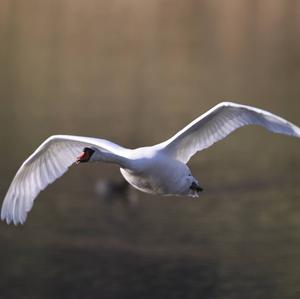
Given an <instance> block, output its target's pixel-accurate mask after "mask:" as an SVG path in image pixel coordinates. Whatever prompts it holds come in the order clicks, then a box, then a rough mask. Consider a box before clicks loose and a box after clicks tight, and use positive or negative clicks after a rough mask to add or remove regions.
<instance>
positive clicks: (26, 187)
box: [1, 135, 126, 224]
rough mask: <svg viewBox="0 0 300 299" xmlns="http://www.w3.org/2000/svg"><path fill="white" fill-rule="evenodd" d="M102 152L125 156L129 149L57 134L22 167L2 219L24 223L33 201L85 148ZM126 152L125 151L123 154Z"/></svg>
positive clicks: (94, 139) (10, 192) (100, 141)
mask: <svg viewBox="0 0 300 299" xmlns="http://www.w3.org/2000/svg"><path fill="white" fill-rule="evenodd" d="M89 146H92V147H93V148H96V149H97V150H98V152H99V153H101V152H103V153H107V152H111V153H113V154H116V155H121V154H124V151H125V150H126V149H124V148H122V147H120V146H118V145H116V144H114V143H112V142H110V141H107V140H103V139H97V138H90V137H80V136H70V135H55V136H51V137H49V138H48V139H47V140H45V141H44V142H43V143H42V144H41V145H40V146H39V147H38V148H37V149H36V151H35V152H34V153H33V154H32V155H31V156H30V157H29V158H28V159H27V160H26V161H25V162H24V163H23V164H22V165H21V167H20V169H19V170H18V172H17V174H16V175H15V177H14V179H13V181H12V183H11V185H10V187H9V189H8V191H7V193H6V196H5V198H4V201H3V204H2V210H1V219H2V220H6V222H7V223H10V222H12V221H13V222H14V224H18V223H24V222H25V220H26V217H27V213H28V212H29V211H30V210H31V208H32V205H33V202H34V199H35V198H36V196H37V195H38V194H39V193H40V192H41V191H42V190H44V189H45V188H46V187H47V186H48V185H49V184H51V183H52V182H54V181H55V180H56V179H58V178H59V177H61V176H62V175H63V174H64V173H65V172H66V171H67V170H68V168H69V167H70V166H71V165H72V164H73V163H74V162H75V161H76V157H77V156H78V154H79V153H80V152H81V151H82V150H83V148H84V147H89ZM122 151H123V152H122Z"/></svg>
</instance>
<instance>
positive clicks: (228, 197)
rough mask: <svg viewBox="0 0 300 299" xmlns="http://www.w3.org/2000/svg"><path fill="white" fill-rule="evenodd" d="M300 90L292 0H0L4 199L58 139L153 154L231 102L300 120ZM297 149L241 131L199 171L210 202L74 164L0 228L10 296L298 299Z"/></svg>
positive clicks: (0, 278) (4, 287) (289, 142)
mask: <svg viewBox="0 0 300 299" xmlns="http://www.w3.org/2000/svg"><path fill="white" fill-rule="evenodd" d="M299 83H300V2H299V1H296V0H295V1H292V0H291V1H289V0H259V1H258V0H230V1H218V0H185V1H171V0H152V1H140V0H125V1H124V0H113V1H112V0H110V1H107V0H89V1H83V0H72V1H68V0H43V1H37V0H26V1H17V0H1V7H0V101H1V109H0V137H1V139H0V140H1V152H2V159H1V167H0V193H1V198H3V197H4V195H5V192H6V190H7V188H8V186H9V183H10V181H11V179H12V178H13V176H14V174H15V173H16V171H17V169H18V167H19V166H20V164H21V163H22V161H23V160H24V159H25V158H26V157H27V156H28V155H29V154H30V153H31V152H32V151H33V150H34V149H35V148H36V147H37V146H38V145H39V144H40V143H41V142H42V141H43V140H44V139H45V138H47V137H48V136H49V135H52V134H76V135H84V136H95V137H97V136H98V137H101V138H107V139H109V140H112V141H114V142H117V143H120V144H122V145H124V146H127V147H130V148H131V147H132V148H133V147H138V146H142V145H152V144H155V143H158V142H160V141H163V140H165V139H166V138H168V137H170V136H171V135H173V134H174V133H175V132H177V131H178V130H179V129H181V128H182V127H183V126H184V125H186V124H187V123H189V122H190V121H191V120H192V119H193V118H196V117H197V116H199V115H200V114H202V113H203V112H205V111H206V110H208V109H209V108H211V107H212V106H213V105H215V104H217V103H218V102H220V101H222V100H231V101H236V102H239V103H244V104H248V105H254V106H258V107H260V108H264V109H267V110H270V111H272V112H274V113H276V114H279V115H280V116H282V117H285V118H286V119H288V120H290V121H292V122H294V123H296V124H298V125H300V114H299V111H300V103H299V99H300V84H299ZM299 145H300V144H299V140H297V139H294V138H290V137H286V136H279V135H274V134H270V133H268V132H266V131H264V130H263V129H261V128H257V127H247V128H243V129H241V130H238V131H236V132H235V133H233V134H232V135H230V136H229V137H228V138H227V139H226V140H223V141H222V142H219V143H218V144H216V145H215V146H214V147H212V148H210V149H209V150H206V151H203V152H201V153H200V154H198V155H196V156H194V158H193V159H192V160H191V161H190V163H189V166H190V167H191V169H192V170H193V174H194V176H195V177H198V178H199V182H200V183H201V185H202V186H203V187H204V192H203V194H202V196H201V198H200V200H193V199H190V198H176V197H168V198H162V197H155V196H151V195H147V194H142V193H139V192H138V191H134V190H127V189H126V186H125V187H124V186H123V183H122V178H121V176H120V174H119V169H118V168H117V167H116V166H113V165H106V164H101V165H100V164H98V165H80V167H72V168H71V169H70V171H69V172H68V173H67V174H66V175H65V176H64V177H63V178H62V179H60V180H59V181H57V182H56V183H55V184H54V185H51V186H50V187H49V188H48V189H47V190H46V191H44V192H42V193H41V194H40V196H39V198H38V200H37V202H36V204H35V206H34V208H33V210H32V212H31V213H30V214H29V218H28V220H27V222H26V224H25V225H24V226H18V227H14V226H12V225H10V226H7V225H6V224H5V223H1V224H0V261H1V267H0V290H1V297H2V298H6V299H7V298H299V297H300V270H299V263H300V250H299V248H300V201H299V196H300V188H299V178H300V175H299V171H300V156H299ZM114 186H117V187H116V188H114ZM111 189H114V190H111Z"/></svg>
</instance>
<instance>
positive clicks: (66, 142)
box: [1, 102, 300, 224]
mask: <svg viewBox="0 0 300 299" xmlns="http://www.w3.org/2000/svg"><path fill="white" fill-rule="evenodd" d="M245 125H260V126H263V127H264V128H266V129H267V130H269V131H271V132H275V133H281V134H286V135H290V136H295V137H300V128H299V127H297V126H295V125H293V124H292V123H290V122H288V121H287V120H285V119H283V118H281V117H279V116H276V115H274V114H271V113H270V112H267V111H264V110H261V109H258V108H254V107H250V106H245V105H239V104H235V103H230V102H223V103H220V104H218V105H216V106H215V107H213V108H212V109H210V110H209V111H207V112H206V113H204V114H203V115H201V116H199V117H198V118H197V119H195V120H194V121H192V122H191V123H190V124H188V125H187V126H186V127H185V128H183V129H182V130H181V131H179V132H178V133H177V134H175V135H174V136H173V137H171V138H170V139H168V140H166V141H164V142H162V143H159V144H157V145H154V146H149V147H141V148H137V149H127V148H124V147H121V146H119V145H117V144H114V143H112V142H110V141H107V140H104V139H98V138H90V137H79V136H69V135H54V136H51V137H49V138H48V139H47V140H45V141H44V142H43V143H42V144H41V145H40V146H39V147H38V148H37V149H36V150H35V152H34V153H33V154H32V155H31V156H30V157H29V158H28V159H27V160H26V161H25V162H24V163H23V164H22V166H21V167H20V169H19V170H18V172H17V174H16V175H15V177H14V179H13V181H12V183H11V185H10V187H9V189H8V191H7V194H6V196H5V198H4V201H3V205H2V211H1V219H2V220H6V222H7V223H10V222H12V221H13V223H14V224H18V223H24V222H25V220H26V217H27V213H28V212H29V211H30V209H31V208H32V205H33V201H34V199H35V198H36V197H37V195H38V194H39V192H40V191H42V190H43V189H45V188H46V187H47V186H48V185H49V184H50V183H52V182H54V181H55V180H56V179H57V178H59V177H60V176H62V175H63V174H64V173H65V172H66V171H67V170H68V168H69V167H70V166H71V165H72V164H74V162H76V163H77V164H79V163H81V162H94V161H102V162H109V163H115V164H118V165H119V166H120V170H121V173H122V175H123V176H124V178H125V179H126V180H127V181H128V182H129V183H130V184H131V185H132V186H133V187H135V188H136V189H138V190H141V191H144V192H147V193H152V194H161V195H188V196H197V195H198V192H200V191H202V188H201V187H200V186H199V184H198V181H197V179H195V178H194V177H193V176H192V174H191V171H190V169H189V168H188V166H187V165H186V163H187V162H188V161H189V159H190V158H191V157H192V156H193V155H194V154H195V153H196V152H198V151H201V150H203V149H205V148H207V147H209V146H211V145H213V144H214V143H215V142H217V141H219V140H221V139H223V138H225V137H226V136H227V135H228V134H230V133H231V132H233V131H234V130H235V129H237V128H239V127H242V126H245Z"/></svg>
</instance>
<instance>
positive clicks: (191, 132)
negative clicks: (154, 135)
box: [159, 102, 300, 163]
mask: <svg viewBox="0 0 300 299" xmlns="http://www.w3.org/2000/svg"><path fill="white" fill-rule="evenodd" d="M246 125H259V126H262V127H264V128H266V129H267V130H269V131H271V132H274V133H280V134H285V135H290V136H295V137H300V128H299V127H297V126H295V125H294V124H292V123H290V122H288V121H287V120H285V119H283V118H281V117H279V116H277V115H274V114H272V113H270V112H268V111H265V110H262V109H258V108H254V107H251V106H246V105H240V104H235V103H231V102H223V103H220V104H218V105H216V106H215V107H213V108H212V109H210V110H209V111H208V112H206V113H204V114H203V115H201V116H200V117H198V118H197V119H195V120H194V121H192V122H191V123H190V124H189V125H187V126H186V127H185V128H183V129H182V130H181V131H179V132H178V133H177V134H175V135H174V136H173V137H171V138H170V139H168V140H167V141H165V142H163V143H162V144H160V145H159V146H160V148H161V150H162V151H163V152H164V153H165V154H167V155H169V156H171V157H173V158H175V159H177V160H179V161H181V162H183V163H187V162H188V161H189V159H190V158H191V157H192V156H193V155H194V154H195V153H196V152H198V151H201V150H203V149H205V148H207V147H210V146H212V145H213V144H214V143H216V142H217V141H219V140H221V139H223V138H225V137H226V136H227V135H229V134H230V133H231V132H233V131H235V130H236V129H238V128H240V127H243V126H246Z"/></svg>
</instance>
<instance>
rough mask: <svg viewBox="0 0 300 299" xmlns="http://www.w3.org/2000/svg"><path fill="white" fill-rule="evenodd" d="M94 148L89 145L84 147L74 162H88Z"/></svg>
mask: <svg viewBox="0 0 300 299" xmlns="http://www.w3.org/2000/svg"><path fill="white" fill-rule="evenodd" d="M94 152H95V150H93V149H92V148H90V147H85V148H84V149H83V151H82V152H81V153H80V155H79V156H78V157H77V159H76V164H79V163H85V162H89V161H90V159H91V157H92V155H93V154H94Z"/></svg>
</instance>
